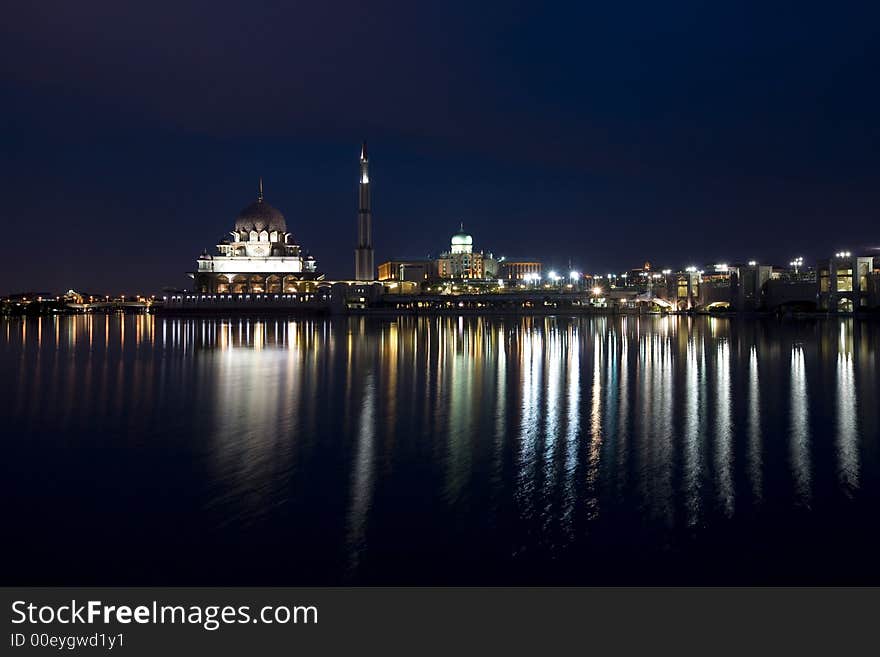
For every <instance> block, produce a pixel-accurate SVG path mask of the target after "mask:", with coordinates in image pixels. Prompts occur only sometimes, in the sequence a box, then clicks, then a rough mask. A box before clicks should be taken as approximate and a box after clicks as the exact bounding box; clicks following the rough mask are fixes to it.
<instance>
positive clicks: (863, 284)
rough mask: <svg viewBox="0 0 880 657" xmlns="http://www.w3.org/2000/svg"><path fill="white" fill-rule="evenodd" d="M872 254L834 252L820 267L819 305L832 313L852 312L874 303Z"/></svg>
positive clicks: (821, 308)
mask: <svg viewBox="0 0 880 657" xmlns="http://www.w3.org/2000/svg"><path fill="white" fill-rule="evenodd" d="M873 268H874V258H873V256H854V255H852V254H851V253H850V252H849V251H841V252H839V253H836V254H834V257H833V258H829V259H827V260H823V261H821V262H820V263H819V266H818V271H819V275H818V296H817V300H818V306H819V309H820V310H827V311H829V312H844V313H846V312H849V313H851V312H853V311H855V310H859V309H864V308H867V307H868V306H869V305H871V293H872V287H873V285H872V283H873V281H872V270H873Z"/></svg>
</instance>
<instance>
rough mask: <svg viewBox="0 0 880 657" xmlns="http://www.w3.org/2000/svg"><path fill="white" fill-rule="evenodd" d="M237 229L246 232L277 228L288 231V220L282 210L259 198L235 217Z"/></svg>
mask: <svg viewBox="0 0 880 657" xmlns="http://www.w3.org/2000/svg"><path fill="white" fill-rule="evenodd" d="M235 230H237V231H242V230H243V231H246V232H249V231H252V230H256V231H258V232H259V231H263V230H268V231H273V230H277V231H279V232H281V233H286V232H287V222H286V221H285V220H284V215H283V214H281V212H280V211H278V210H276V209H275V208H273V207H272V206H271V205H269V204H268V203H266V201H264V200H263V199H262V198H259V199H257V200H256V201H254V202H253V203H251V204H250V205H249V206H247V207H246V208H245V209H244V210H242V211H241V212H239V213H238V217H237V218H236V219H235Z"/></svg>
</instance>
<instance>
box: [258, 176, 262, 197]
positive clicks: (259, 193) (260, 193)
mask: <svg viewBox="0 0 880 657" xmlns="http://www.w3.org/2000/svg"><path fill="white" fill-rule="evenodd" d="M257 200H258V201H262V200H263V176H260V191H259V192H257Z"/></svg>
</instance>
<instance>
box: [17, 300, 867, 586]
mask: <svg viewBox="0 0 880 657" xmlns="http://www.w3.org/2000/svg"><path fill="white" fill-rule="evenodd" d="M878 356H880V323H868V322H858V321H853V320H848V319H844V320H827V321H825V320H823V321H803V322H796V323H795V322H792V323H785V322H783V323H780V322H777V321H767V322H761V321H751V320H749V321H737V320H725V319H709V318H698V319H689V318H642V319H638V318H625V319H613V318H592V319H591V318H579V319H566V318H552V317H551V318H535V319H529V318H526V319H522V318H509V319H492V318H448V317H444V318H427V319H413V318H402V319H399V320H372V319H360V318H358V319H336V320H324V319H314V320H299V319H298V320H295V321H287V320H277V321H276V320H267V321H257V320H238V319H235V320H220V319H216V320H215V319H183V320H178V319H162V318H154V317H150V316H127V317H122V316H94V317H86V316H78V317H61V318H44V319H42V320H35V319H30V320H20V319H11V320H0V368H2V369H0V394H2V396H0V398H2V400H3V404H2V406H0V426H2V427H3V431H2V450H3V451H2V454H3V458H2V484H0V487H2V488H0V493H2V496H0V500H2V501H0V505H2V509H3V519H4V522H3V529H2V533H0V536H2V539H3V552H4V559H3V561H2V564H3V565H2V582H3V583H6V584H14V583H29V584H37V583H54V584H61V583H68V584H97V583H100V584H172V583H173V584H197V583H207V584H237V583H253V584H256V583H260V584H338V583H383V584H399V583H418V584H439V583H457V584H484V583H501V584H504V583H531V584H539V583H619V584H622V583H781V582H798V583H831V582H850V583H869V582H870V583H875V584H878V583H880V527H878V517H880V514H878V502H880V444H878V443H880V430H878V427H880V417H878V414H880V411H878V401H880V393H878V378H877V377H878V360H880V359H878Z"/></svg>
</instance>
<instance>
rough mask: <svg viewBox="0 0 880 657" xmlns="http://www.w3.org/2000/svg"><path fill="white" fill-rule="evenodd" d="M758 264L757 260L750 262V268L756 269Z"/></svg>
mask: <svg viewBox="0 0 880 657" xmlns="http://www.w3.org/2000/svg"><path fill="white" fill-rule="evenodd" d="M757 264H758V261H757V260H749V267H754V266H755V265H757Z"/></svg>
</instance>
